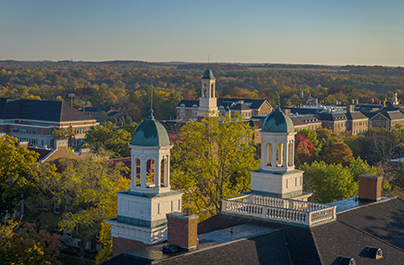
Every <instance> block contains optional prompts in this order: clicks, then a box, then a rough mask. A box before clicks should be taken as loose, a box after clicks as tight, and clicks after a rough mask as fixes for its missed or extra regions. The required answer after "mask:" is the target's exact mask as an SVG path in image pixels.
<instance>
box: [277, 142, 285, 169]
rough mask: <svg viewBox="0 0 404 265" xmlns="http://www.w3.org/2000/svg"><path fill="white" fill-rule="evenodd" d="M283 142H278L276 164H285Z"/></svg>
mask: <svg viewBox="0 0 404 265" xmlns="http://www.w3.org/2000/svg"><path fill="white" fill-rule="evenodd" d="M283 159H284V157H283V144H278V145H277V146H276V166H277V167H282V166H283Z"/></svg>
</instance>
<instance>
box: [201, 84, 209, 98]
mask: <svg viewBox="0 0 404 265" xmlns="http://www.w3.org/2000/svg"><path fill="white" fill-rule="evenodd" d="M207 93H208V89H207V85H206V84H203V87H202V97H203V98H206V96H207V95H206V94H207Z"/></svg>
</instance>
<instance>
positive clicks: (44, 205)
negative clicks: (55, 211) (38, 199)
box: [42, 200, 49, 210]
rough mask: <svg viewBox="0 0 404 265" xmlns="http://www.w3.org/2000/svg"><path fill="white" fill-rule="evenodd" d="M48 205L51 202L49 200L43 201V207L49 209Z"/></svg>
mask: <svg viewBox="0 0 404 265" xmlns="http://www.w3.org/2000/svg"><path fill="white" fill-rule="evenodd" d="M48 205H49V202H48V201H47V200H44V201H43V202H42V209H44V210H48Z"/></svg>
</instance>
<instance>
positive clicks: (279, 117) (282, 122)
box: [262, 107, 295, 133]
mask: <svg viewBox="0 0 404 265" xmlns="http://www.w3.org/2000/svg"><path fill="white" fill-rule="evenodd" d="M294 131H295V129H294V127H293V122H292V120H291V119H290V117H289V116H288V115H286V114H285V113H283V112H282V111H281V110H280V109H279V107H278V108H276V109H275V111H274V112H272V113H270V114H269V115H268V116H267V117H266V118H265V121H264V124H263V125H262V132H272V133H291V132H294Z"/></svg>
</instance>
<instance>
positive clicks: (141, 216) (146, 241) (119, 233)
mask: <svg viewBox="0 0 404 265" xmlns="http://www.w3.org/2000/svg"><path fill="white" fill-rule="evenodd" d="M129 146H130V148H131V159H132V161H131V162H132V164H131V167H132V168H131V184H130V189H129V190H126V191H122V192H118V217H116V218H111V219H108V220H106V221H107V222H108V223H109V224H110V225H111V235H112V237H113V240H114V241H113V243H114V247H113V256H116V255H119V254H120V253H123V252H129V251H133V250H136V249H139V248H143V247H145V246H147V245H151V244H155V243H158V242H161V241H164V240H166V239H167V218H166V214H168V213H173V212H181V211H182V193H180V192H178V191H173V190H171V189H170V149H171V148H172V145H171V144H170V140H169V138H168V133H167V131H166V129H165V128H164V126H163V125H162V124H161V123H160V122H159V121H157V120H155V119H154V117H153V112H152V111H150V116H149V117H148V119H147V120H145V121H144V122H142V123H141V124H139V126H138V127H137V128H136V130H135V132H134V134H133V138H132V142H131V143H130V144H129Z"/></svg>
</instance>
